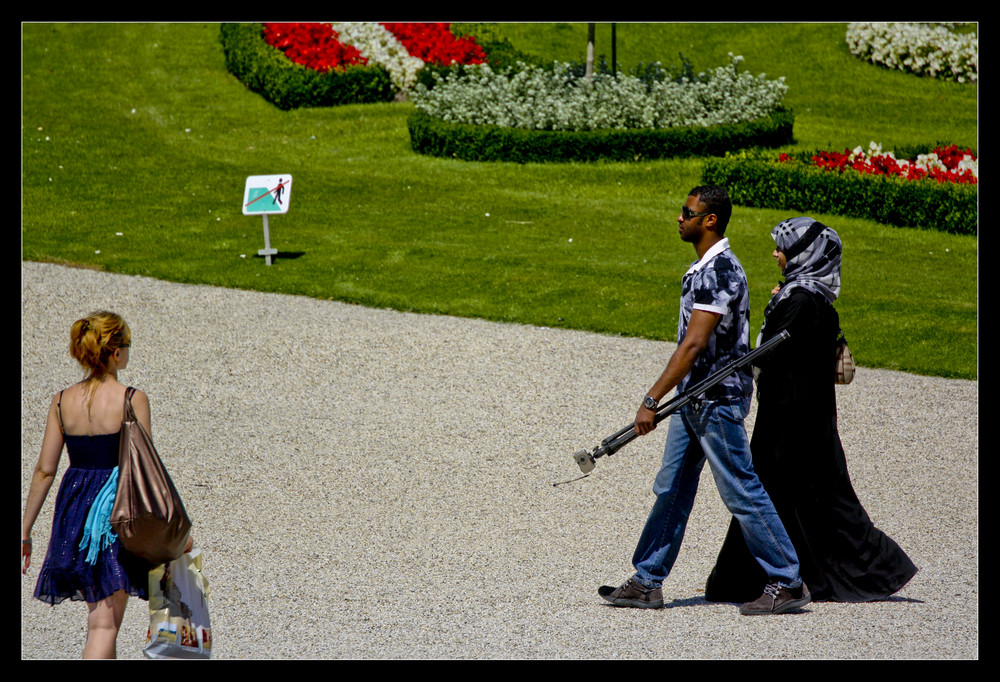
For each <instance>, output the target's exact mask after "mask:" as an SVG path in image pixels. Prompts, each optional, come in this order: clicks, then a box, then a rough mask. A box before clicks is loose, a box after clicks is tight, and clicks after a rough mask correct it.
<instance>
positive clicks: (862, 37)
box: [847, 23, 979, 83]
mask: <svg viewBox="0 0 1000 682" xmlns="http://www.w3.org/2000/svg"><path fill="white" fill-rule="evenodd" d="M847 44H848V46H849V47H850V49H851V54H853V55H855V56H857V57H861V58H862V59H865V60H867V61H870V62H872V63H873V64H880V65H882V66H886V67H888V68H890V69H900V70H902V71H908V72H910V73H915V74H919V75H921V76H932V77H935V78H944V79H948V80H955V81H958V82H959V83H965V82H976V81H978V80H979V39H978V38H977V37H976V34H974V33H954V32H953V31H951V30H950V29H949V28H948V26H947V25H945V24H906V23H852V24H848V26H847Z"/></svg>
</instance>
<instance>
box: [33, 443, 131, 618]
mask: <svg viewBox="0 0 1000 682" xmlns="http://www.w3.org/2000/svg"><path fill="white" fill-rule="evenodd" d="M64 438H65V440H66V452H67V453H68V454H69V468H68V469H67V470H66V473H65V474H64V475H63V479H62V483H60V485H59V492H58V493H57V494H56V508H55V513H54V515H53V522H52V536H51V538H50V539H49V548H48V551H47V552H46V554H45V561H44V563H43V564H42V569H41V571H40V572H39V574H38V584H37V585H36V586H35V597H37V598H38V599H41V600H42V601H44V602H47V603H49V604H58V603H59V602H61V601H63V600H66V599H71V600H73V601H85V602H88V603H93V602H98V601H101V600H102V599H105V598H106V597H110V596H111V595H112V594H114V593H115V592H117V591H118V590H125V591H126V592H127V593H128V594H130V595H132V596H135V597H139V598H140V599H147V600H148V599H149V596H148V591H149V587H148V573H149V566H147V565H146V564H145V563H143V562H142V561H140V560H138V559H136V558H134V557H132V556H131V555H129V554H127V553H126V552H125V551H124V550H122V551H121V553H119V542H118V540H117V539H116V540H115V541H114V542H112V543H111V544H110V545H109V546H108V547H106V548H105V549H103V550H101V552H100V553H99V554H98V556H97V561H96V563H94V564H89V563H87V561H86V556H87V552H86V550H80V549H79V545H80V540H81V538H82V535H83V528H84V524H85V522H86V520H87V513H88V512H89V511H90V506H91V505H92V504H93V503H94V499H95V498H96V497H97V494H98V492H100V490H101V487H102V486H104V484H105V482H107V480H108V477H109V476H110V475H111V472H112V469H114V468H115V467H116V466H118V443H119V439H120V437H119V434H118V433H109V434H103V435H97V436H70V435H64Z"/></svg>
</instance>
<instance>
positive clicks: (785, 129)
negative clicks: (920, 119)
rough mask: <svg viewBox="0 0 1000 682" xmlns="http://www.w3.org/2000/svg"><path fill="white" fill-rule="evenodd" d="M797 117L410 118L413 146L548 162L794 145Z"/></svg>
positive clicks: (476, 157) (475, 157)
mask: <svg viewBox="0 0 1000 682" xmlns="http://www.w3.org/2000/svg"><path fill="white" fill-rule="evenodd" d="M794 120H795V119H794V116H793V115H792V112H791V111H790V110H787V109H782V110H779V111H777V112H775V113H773V114H771V115H770V116H766V117H764V118H760V119H757V120H755V121H749V122H745V123H734V124H727V125H717V126H710V127H700V126H690V127H683V128H681V127H678V128H659V129H649V128H646V129H636V130H584V131H565V130H527V129H524V128H502V127H500V126H493V125H471V124H465V123H451V122H448V121H442V120H440V119H436V118H433V117H431V116H429V115H427V114H425V113H423V112H421V111H417V112H414V113H413V114H412V115H410V117H409V118H408V119H407V126H408V128H409V130H410V144H411V146H412V147H413V150H414V151H415V152H417V153H420V154H427V155H430V156H443V157H448V158H456V159H461V160H463V161H512V162H515V163H543V162H561V161H597V160H608V161H639V160H647V159H659V158H666V157H678V156H712V155H721V154H724V153H726V152H728V151H733V150H738V149H746V148H749V147H780V146H782V145H786V144H791V142H792V126H793V124H794Z"/></svg>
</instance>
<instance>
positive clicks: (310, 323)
mask: <svg viewBox="0 0 1000 682" xmlns="http://www.w3.org/2000/svg"><path fill="white" fill-rule="evenodd" d="M21 283H22V290H21V313H22V329H21V339H22V351H21V505H22V506H21V509H22V511H23V505H24V499H25V496H26V495H27V490H28V485H29V482H30V478H31V472H32V470H33V468H34V465H35V462H36V460H37V457H38V451H39V448H40V445H41V437H42V430H43V425H44V418H45V411H46V408H47V406H48V402H49V400H50V399H51V397H52V395H53V394H54V393H55V392H56V391H58V390H59V389H60V388H63V387H65V386H67V385H69V384H71V383H73V382H75V381H78V380H79V379H80V378H81V372H80V371H79V368H78V367H77V366H76V365H75V362H74V361H73V360H72V359H71V358H70V356H69V354H68V352H67V349H66V346H67V343H68V338H69V327H70V324H71V323H72V322H73V320H75V319H77V318H78V317H81V316H83V315H85V314H86V313H88V312H90V311H91V310H93V309H96V308H101V307H107V308H110V309H112V310H115V311H117V312H119V313H121V314H123V315H124V316H125V318H126V319H127V320H128V322H129V324H130V326H131V327H132V335H133V346H132V349H131V360H130V364H129V367H128V369H127V370H126V371H125V373H124V374H123V375H122V376H121V377H120V379H121V380H122V381H123V382H124V383H128V384H132V385H135V386H138V387H140V388H142V389H143V390H144V391H146V392H147V393H148V395H149V397H150V403H151V405H152V412H153V434H154V436H155V438H156V442H157V447H158V448H159V450H160V452H161V454H162V455H163V457H164V459H165V461H166V463H167V466H168V468H169V470H170V472H171V475H172V476H173V478H174V480H175V482H176V483H177V484H178V487H179V488H180V490H181V493H182V494H183V495H184V497H185V503H186V505H187V507H188V510H189V512H190V513H191V516H192V518H193V519H194V522H195V540H196V542H197V544H198V545H199V546H200V547H202V549H203V550H204V552H205V572H206V575H207V576H208V579H209V582H210V585H211V590H212V593H211V598H210V603H209V605H210V609H211V616H212V625H213V629H214V635H215V636H214V639H215V645H216V649H215V654H214V656H215V658H218V659H328V658H353V659H401V658H405V659H466V658H468V659H473V658H474V659H628V660H631V659H659V658H667V659H741V658H773V659H777V658H802V659H978V657H979V596H978V578H979V566H978V564H979V550H978V545H979V542H978V541H979V529H978V506H979V492H978V468H979V464H978V455H979V445H978V424H979V408H978V383H977V382H972V381H956V380H945V379H938V378H928V377H919V376H913V375H909V374H904V373H900V372H891V371H882V370H872V369H865V368H862V369H861V370H860V372H859V374H858V376H857V378H856V380H855V381H854V383H853V384H851V385H850V386H844V387H838V399H839V404H840V424H841V436H842V439H843V442H844V447H845V449H846V451H847V454H848V460H849V464H850V467H851V474H852V479H853V481H854V485H855V488H856V490H857V492H858V496H859V497H860V498H861V500H862V502H863V503H864V505H865V507H866V508H867V510H868V512H869V514H870V515H871V516H872V518H873V519H874V520H875V522H876V523H877V524H878V525H879V527H880V528H882V529H883V530H885V531H886V532H887V533H888V534H889V535H891V536H892V537H893V538H894V539H895V540H896V541H897V542H899V543H900V545H902V547H903V548H904V549H905V550H906V551H907V552H908V553H909V554H910V556H911V557H912V559H913V560H914V562H915V563H916V564H917V565H918V566H919V567H920V569H921V570H920V572H919V573H918V574H917V576H916V577H915V578H914V579H913V581H911V583H910V584H909V585H908V586H907V587H905V588H904V589H903V590H902V591H901V592H900V593H899V594H898V595H896V596H895V597H893V598H892V599H890V600H889V601H885V602H879V603H872V604H834V603H817V604H811V605H810V606H809V607H808V608H807V610H806V611H805V612H803V613H801V614H795V615H786V616H781V617H771V618H747V617H741V616H740V615H739V614H738V612H737V610H736V607H735V606H733V605H729V604H710V603H708V602H706V601H705V600H704V599H703V596H702V595H703V588H704V582H705V578H706V577H707V575H708V573H709V571H710V569H711V567H712V564H713V563H714V559H715V554H716V552H717V551H718V548H719V547H720V545H721V543H722V539H723V537H724V535H725V531H726V527H727V525H728V520H729V517H728V513H727V512H726V510H725V508H724V507H723V506H722V503H721V501H720V500H719V496H718V493H717V492H716V490H715V486H714V483H713V481H712V479H711V474H710V473H709V471H708V467H706V468H705V472H704V477H705V478H704V479H703V481H702V488H701V491H702V492H701V495H700V496H699V498H698V499H697V501H696V504H695V508H694V511H693V513H692V518H691V522H690V524H689V526H688V533H687V537H686V540H685V544H684V547H683V548H682V550H681V554H680V557H679V559H678V562H677V565H676V567H675V570H674V572H673V574H672V575H671V578H670V579H669V581H668V582H667V584H666V585H665V586H664V597H665V599H666V601H667V605H666V607H665V608H663V609H659V610H634V609H618V608H615V607H612V606H610V605H608V604H606V603H605V602H603V601H602V600H601V599H600V598H599V597H598V596H597V593H596V590H597V587H598V586H599V585H601V584H618V583H620V582H621V581H622V580H624V579H625V578H626V577H627V576H628V575H630V574H631V570H632V569H631V565H630V558H631V554H632V550H633V548H634V542H635V541H636V539H637V537H638V533H639V530H640V529H641V527H642V524H643V522H644V521H645V518H646V513H647V512H648V509H649V506H650V504H651V501H652V493H651V490H650V486H651V484H652V476H653V474H654V472H655V471H656V469H657V467H658V464H659V459H660V454H661V450H662V446H663V439H664V438H665V434H666V429H665V428H661V429H659V430H657V431H656V432H654V433H653V434H652V435H650V436H647V437H646V438H645V439H643V440H640V441H637V442H634V443H632V444H630V445H629V446H627V447H626V448H624V449H623V450H622V451H620V452H619V453H618V454H616V455H615V456H614V457H610V458H607V459H602V460H599V462H598V466H597V469H596V470H595V471H594V472H593V473H592V474H591V475H590V477H589V478H586V479H583V480H578V481H575V482H572V483H568V484H566V485H560V486H558V487H556V486H553V483H554V482H557V481H565V480H568V479H571V478H575V477H577V476H579V475H580V474H579V469H578V468H577V466H576V464H575V463H574V462H573V459H572V454H573V453H574V452H575V451H577V450H580V449H583V448H587V449H588V450H589V449H590V448H592V447H593V446H594V445H596V444H597V443H598V442H599V441H600V439H601V438H603V437H604V436H606V435H609V434H610V433H612V432H614V431H616V430H618V428H620V427H621V426H623V425H624V424H626V423H627V422H628V421H629V420H630V419H631V418H632V416H633V415H634V410H635V406H636V404H637V400H638V398H640V397H641V396H642V395H643V392H644V391H645V390H646V389H647V388H648V385H649V383H650V382H651V381H652V380H653V378H655V377H656V376H657V375H658V374H659V372H660V371H661V370H662V368H663V365H664V363H665V361H666V359H667V357H668V356H669V354H670V353H671V352H672V351H673V348H674V345H673V344H671V343H666V342H652V341H644V340H636V339H624V338H615V337H611V336H602V335H596V334H589V333H581V332H573V331H565V330H557V329H545V328H535V327H525V326H519V325H509V324H496V323H492V322H484V321H481V320H469V319H458V318H450V317H436V316H426V315H414V314H408V313H399V312H394V311H389V310H372V309H366V308H362V307H358V306H351V305H346V304H342V303H337V302H329V301H317V300H312V299H309V298H301V297H296V296H287V295H275V294H262V293H255V292H248V291H238V290H230V289H220V288H213V287H206V286H192V285H178V284H171V283H166V282H161V281H157V280H153V279H148V278H143V277H128V276H121V275H111V274H107V273H102V272H96V271H91V270H84V269H75V268H67V267H61V266H56V265H50V264H40V263H31V262H25V263H22V266H21ZM753 416H754V413H753V412H752V413H751V416H750V419H749V420H748V422H747V428H748V430H751V429H752V428H753ZM65 467H66V458H65V457H64V458H63V460H62V462H61V466H60V471H59V474H58V476H57V478H58V477H61V475H62V472H63V471H64V470H65ZM55 490H56V488H55V486H53V489H52V491H51V492H50V494H49V497H48V500H47V501H46V505H45V507H44V509H43V512H42V515H41V516H40V518H39V520H38V522H37V523H36V525H35V530H34V537H35V544H36V547H38V548H39V551H38V552H37V555H36V565H35V566H33V567H32V568H31V569H30V570H29V575H28V576H26V577H24V576H23V577H22V580H21V656H22V658H26V659H36V658H71V659H72V658H77V657H79V655H80V653H81V651H82V649H83V643H84V638H85V635H86V626H85V622H86V608H85V607H84V605H83V604H80V603H70V602H64V603H63V604H61V605H59V606H56V607H50V606H47V605H45V604H43V603H42V602H40V601H38V600H35V599H33V598H32V596H31V595H32V590H33V589H34V580H35V578H36V577H37V575H38V566H39V565H40V564H41V560H42V554H43V549H44V547H45V546H46V543H47V542H48V536H49V528H50V524H51V514H52V507H53V504H54V500H55ZM147 624H148V611H147V609H146V604H145V602H141V601H138V600H132V601H131V603H130V605H129V608H128V610H127V612H126V615H125V623H124V625H123V627H122V632H121V635H120V637H119V640H118V650H119V657H121V658H141V657H142V655H141V648H142V645H143V643H144V638H145V633H146V627H147Z"/></svg>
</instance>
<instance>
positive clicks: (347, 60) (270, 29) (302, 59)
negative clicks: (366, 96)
mask: <svg viewBox="0 0 1000 682" xmlns="http://www.w3.org/2000/svg"><path fill="white" fill-rule="evenodd" d="M264 40H265V41H267V44H268V45H271V46H272V47H275V48H277V49H279V50H281V51H282V52H284V53H285V56H287V57H288V58H289V59H291V60H292V61H293V62H295V63H296V64H302V65H303V66H305V67H307V68H310V69H316V70H317V71H329V70H331V69H337V68H346V67H348V66H351V65H353V64H367V63H368V60H367V59H366V58H365V57H364V56H362V54H361V53H360V52H359V51H358V50H357V49H355V48H354V47H351V46H350V45H344V44H343V43H341V42H340V40H338V36H337V32H336V31H334V30H333V27H332V26H330V24H322V23H301V22H300V23H266V24H264Z"/></svg>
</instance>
